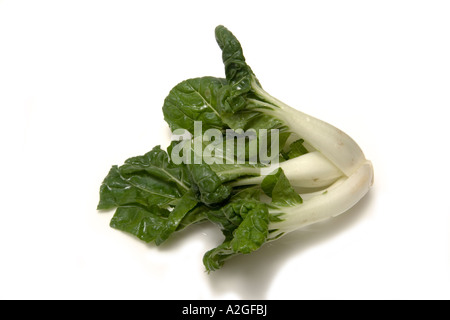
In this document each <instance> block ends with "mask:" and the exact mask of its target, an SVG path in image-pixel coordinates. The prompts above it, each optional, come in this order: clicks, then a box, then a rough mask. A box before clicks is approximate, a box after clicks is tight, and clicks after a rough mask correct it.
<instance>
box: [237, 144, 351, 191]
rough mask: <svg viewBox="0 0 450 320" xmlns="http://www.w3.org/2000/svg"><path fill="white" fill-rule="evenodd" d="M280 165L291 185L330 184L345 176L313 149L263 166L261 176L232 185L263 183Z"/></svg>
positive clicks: (320, 185) (309, 186) (311, 186)
mask: <svg viewBox="0 0 450 320" xmlns="http://www.w3.org/2000/svg"><path fill="white" fill-rule="evenodd" d="M279 167H280V168H281V169H283V172H284V174H285V175H286V177H287V178H288V180H289V182H290V183H291V185H292V186H294V187H300V188H318V187H325V186H329V185H330V184H332V183H333V182H335V181H336V180H337V179H338V178H340V177H342V176H343V173H342V171H340V170H339V169H338V168H336V166H335V165H333V164H332V163H331V162H330V161H328V160H327V159H326V158H325V157H324V156H323V155H322V154H321V153H320V152H318V151H313V152H309V153H307V154H304V155H301V156H299V157H296V158H293V159H290V160H287V161H285V162H281V163H279V164H274V165H271V166H269V167H266V168H261V172H260V173H261V175H260V176H259V177H251V178H246V179H241V180H238V181H236V182H234V183H232V186H244V185H253V184H261V182H262V180H263V179H264V178H265V177H266V176H267V175H269V174H271V173H273V172H274V171H275V170H276V169H278V168H279Z"/></svg>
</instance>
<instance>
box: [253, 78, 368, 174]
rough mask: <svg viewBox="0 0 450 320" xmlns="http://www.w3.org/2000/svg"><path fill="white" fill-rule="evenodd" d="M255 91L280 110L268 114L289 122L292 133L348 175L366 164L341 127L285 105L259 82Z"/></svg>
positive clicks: (355, 144) (287, 123) (358, 149)
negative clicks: (262, 87) (259, 84)
mask: <svg viewBox="0 0 450 320" xmlns="http://www.w3.org/2000/svg"><path fill="white" fill-rule="evenodd" d="M253 90H254V91H255V93H256V94H257V95H258V96H259V97H261V98H263V99H264V100H266V101H267V102H270V103H271V104H273V105H275V106H277V107H279V108H280V109H281V110H280V111H277V110H273V111H267V113H269V114H273V115H274V116H276V117H277V118H279V119H280V120H282V121H283V122H284V123H286V125H287V126H288V127H289V128H290V129H291V130H292V131H293V132H295V133H296V134H297V135H298V136H300V137H301V138H303V139H304V140H305V141H306V142H308V143H309V144H310V145H311V146H313V147H314V148H315V149H316V150H317V151H319V152H321V153H322V154H323V155H324V156H325V157H326V158H327V159H328V160H330V161H331V162H332V163H333V164H334V165H335V166H336V167H338V168H339V169H340V170H341V171H342V172H343V173H344V174H345V175H346V176H350V175H352V174H353V172H355V170H357V169H358V168H359V167H360V166H361V164H362V163H363V162H364V161H365V157H364V154H363V152H362V150H361V149H360V147H359V146H358V144H357V143H356V142H355V141H354V140H353V139H352V138H351V137H349V136H348V135H347V134H345V133H344V132H342V131H341V130H339V129H338V128H336V127H334V126H332V125H331V124H329V123H326V122H324V121H322V120H320V119H317V118H314V117H311V116H309V115H307V114H305V113H303V112H301V111H299V110H297V109H294V108H292V107H290V106H288V105H286V104H285V103H283V102H281V101H279V100H278V99H276V98H274V97H272V96H271V95H269V94H268V93H267V92H265V91H264V90H263V89H261V87H259V86H258V85H257V84H256V83H254V85H253ZM264 112H266V111H264Z"/></svg>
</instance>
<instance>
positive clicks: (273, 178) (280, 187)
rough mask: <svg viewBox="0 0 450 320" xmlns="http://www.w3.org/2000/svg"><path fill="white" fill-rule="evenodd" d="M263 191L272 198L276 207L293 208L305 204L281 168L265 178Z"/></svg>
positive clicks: (262, 184) (262, 186)
mask: <svg viewBox="0 0 450 320" xmlns="http://www.w3.org/2000/svg"><path fill="white" fill-rule="evenodd" d="M261 189H262V190H263V191H264V193H265V194H267V195H268V196H269V197H271V198H272V204H273V205H276V206H282V207H283V206H293V205H296V204H300V203H302V202H303V200H302V198H301V197H300V195H299V194H298V193H297V192H296V191H295V190H294V188H292V186H291V184H290V183H289V180H288V179H287V178H286V176H285V174H284V172H283V170H282V169H281V168H278V169H277V170H276V171H275V172H274V173H271V174H269V175H267V176H266V177H265V178H264V180H263V181H262V183H261Z"/></svg>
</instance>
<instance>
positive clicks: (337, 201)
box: [269, 160, 373, 238]
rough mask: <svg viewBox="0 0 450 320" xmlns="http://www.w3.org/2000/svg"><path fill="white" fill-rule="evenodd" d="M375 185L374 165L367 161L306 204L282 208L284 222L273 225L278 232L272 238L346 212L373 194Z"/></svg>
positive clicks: (270, 227) (272, 227)
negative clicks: (370, 192) (372, 186)
mask: <svg viewBox="0 0 450 320" xmlns="http://www.w3.org/2000/svg"><path fill="white" fill-rule="evenodd" d="M372 183H373V168H372V163H371V162H370V161H368V160H366V161H365V162H364V163H363V164H362V165H361V166H360V167H359V168H358V169H357V170H356V171H355V172H354V173H353V174H352V175H351V176H350V177H348V178H346V179H345V180H344V181H343V182H341V181H339V185H338V186H337V187H334V188H330V189H329V190H328V191H327V192H323V193H321V194H319V195H317V196H315V197H313V198H311V199H309V200H307V201H304V202H303V203H302V204H299V205H296V206H292V207H286V208H280V211H281V212H283V215H282V216H281V217H280V218H281V219H283V220H282V221H280V222H273V223H271V224H270V226H269V229H272V230H273V229H277V231H275V232H274V233H272V234H271V237H272V238H275V237H276V236H279V235H283V234H286V233H289V232H291V231H294V230H296V229H299V228H302V227H305V226H308V225H310V224H313V223H316V222H320V221H323V220H326V219H329V218H332V217H335V216H338V215H340V214H341V213H344V212H345V211H347V210H348V209H350V208H351V207H353V206H354V205H355V204H356V203H357V202H358V201H359V200H360V199H361V198H362V197H364V195H365V194H366V193H367V192H368V191H369V189H370V187H371V185H372Z"/></svg>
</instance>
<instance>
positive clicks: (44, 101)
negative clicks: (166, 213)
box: [0, 0, 450, 299]
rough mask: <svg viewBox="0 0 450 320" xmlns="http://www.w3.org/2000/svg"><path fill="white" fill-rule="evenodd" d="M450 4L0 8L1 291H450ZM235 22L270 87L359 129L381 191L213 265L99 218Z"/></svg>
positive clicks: (303, 295) (43, 294)
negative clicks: (117, 180) (174, 91)
mask: <svg viewBox="0 0 450 320" xmlns="http://www.w3.org/2000/svg"><path fill="white" fill-rule="evenodd" d="M449 17H450V3H449V2H448V1H281V0H279V1H231V0H229V1H210V0H209V1H0V110H1V115H0V130H1V131H0V134H1V148H2V157H1V160H0V161H1V169H2V173H1V182H0V188H1V190H0V197H1V200H2V201H1V204H2V206H1V212H0V215H1V216H0V298H2V299H17V298H21V299H22V298H25V299H36V298H38V299H55V298H56V299H180V298H183V299H244V298H246V299H434V298H437V299H449V298H450V237H449V234H450V232H449V231H450V205H449V203H450V187H449V181H450V173H449V161H450V152H449V150H448V139H449V137H450V132H449V131H450V130H449V127H450V125H449V113H448V110H449V109H450V41H449V39H450V19H449ZM218 24H224V25H225V26H227V27H228V28H229V29H230V30H231V31H232V32H233V33H234V34H235V35H236V36H237V37H238V38H239V39H240V41H241V43H242V45H243V48H244V53H245V55H246V58H247V61H248V63H249V64H250V65H251V67H252V68H253V70H254V71H255V73H256V75H257V77H258V78H259V80H260V81H261V83H262V85H263V87H264V88H265V89H266V90H267V91H268V92H269V93H270V94H272V95H273V96H275V97H277V98H278V99H281V100H282V101H284V102H286V103H288V104H290V105H292V106H294V107H296V108H299V109H301V110H303V111H304V112H306V113H309V114H311V115H313V116H316V117H318V118H321V119H323V120H325V121H328V122H330V123H332V124H334V125H335V126H337V127H338V128H340V129H342V130H343V131H345V132H347V133H348V134H349V135H350V136H352V137H353V138H354V139H355V140H356V141H357V142H358V143H359V144H360V146H361V147H362V149H363V150H364V151H365V154H366V156H367V158H369V159H371V160H372V161H373V164H374V168H375V184H374V187H373V189H372V190H371V191H370V193H369V194H368V195H367V196H366V197H365V198H364V199H363V200H362V201H361V202H360V203H359V204H358V205H356V206H355V207H354V208H353V209H351V210H350V211H349V212H348V213H347V214H345V215H343V216H341V217H338V218H336V219H334V220H332V221H329V222H327V223H323V224H320V225H315V226H313V227H311V228H308V229H307V230H303V231H300V232H296V233H293V234H290V235H288V236H286V237H284V238H282V239H280V240H278V241H276V242H273V243H271V244H270V245H267V246H265V247H263V248H262V249H260V250H259V251H258V252H256V253H254V254H252V255H249V256H240V257H237V258H234V259H232V260H230V261H229V262H228V263H227V264H226V265H225V267H224V268H223V269H222V270H220V271H217V272H214V273H212V274H209V275H208V274H207V273H205V272H204V267H203V265H202V256H203V253H204V252H205V251H207V250H209V249H210V248H212V247H214V246H216V245H217V244H218V243H219V242H220V241H221V236H220V232H219V231H218V230H216V229H215V228H214V227H213V226H210V225H201V226H194V227H192V228H189V229H188V230H185V232H182V233H180V234H177V235H176V236H175V237H174V238H173V239H172V240H171V241H169V242H168V243H167V244H165V245H162V246H161V247H158V248H157V247H155V246H153V245H146V244H144V243H141V242H140V241H139V240H137V239H135V238H133V237H131V236H128V235H126V234H124V233H122V232H119V231H117V230H113V229H111V228H110V227H109V225H108V224H109V220H110V218H111V216H112V214H113V212H106V213H100V212H97V211H96V204H97V201H98V188H99V186H100V184H101V182H102V180H103V178H104V176H105V175H106V174H107V172H108V170H109V168H110V166H111V165H113V164H121V163H122V162H123V161H124V160H125V159H126V158H128V157H130V156H135V155H140V154H143V153H145V152H147V151H148V150H150V149H151V148H152V147H153V146H155V145H157V144H161V145H162V146H163V147H165V146H166V145H167V141H168V140H169V130H168V127H167V125H166V123H165V122H164V120H163V115H162V112H161V107H162V103H163V100H164V98H165V96H166V95H167V93H168V92H169V90H170V89H171V88H172V87H173V86H174V85H175V84H177V83H178V82H180V81H182V80H184V79H187V78H191V77H198V76H204V75H211V76H223V66H222V62H221V54H220V51H219V48H218V47H217V45H216V43H215V39H214V28H215V26H216V25H218Z"/></svg>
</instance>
